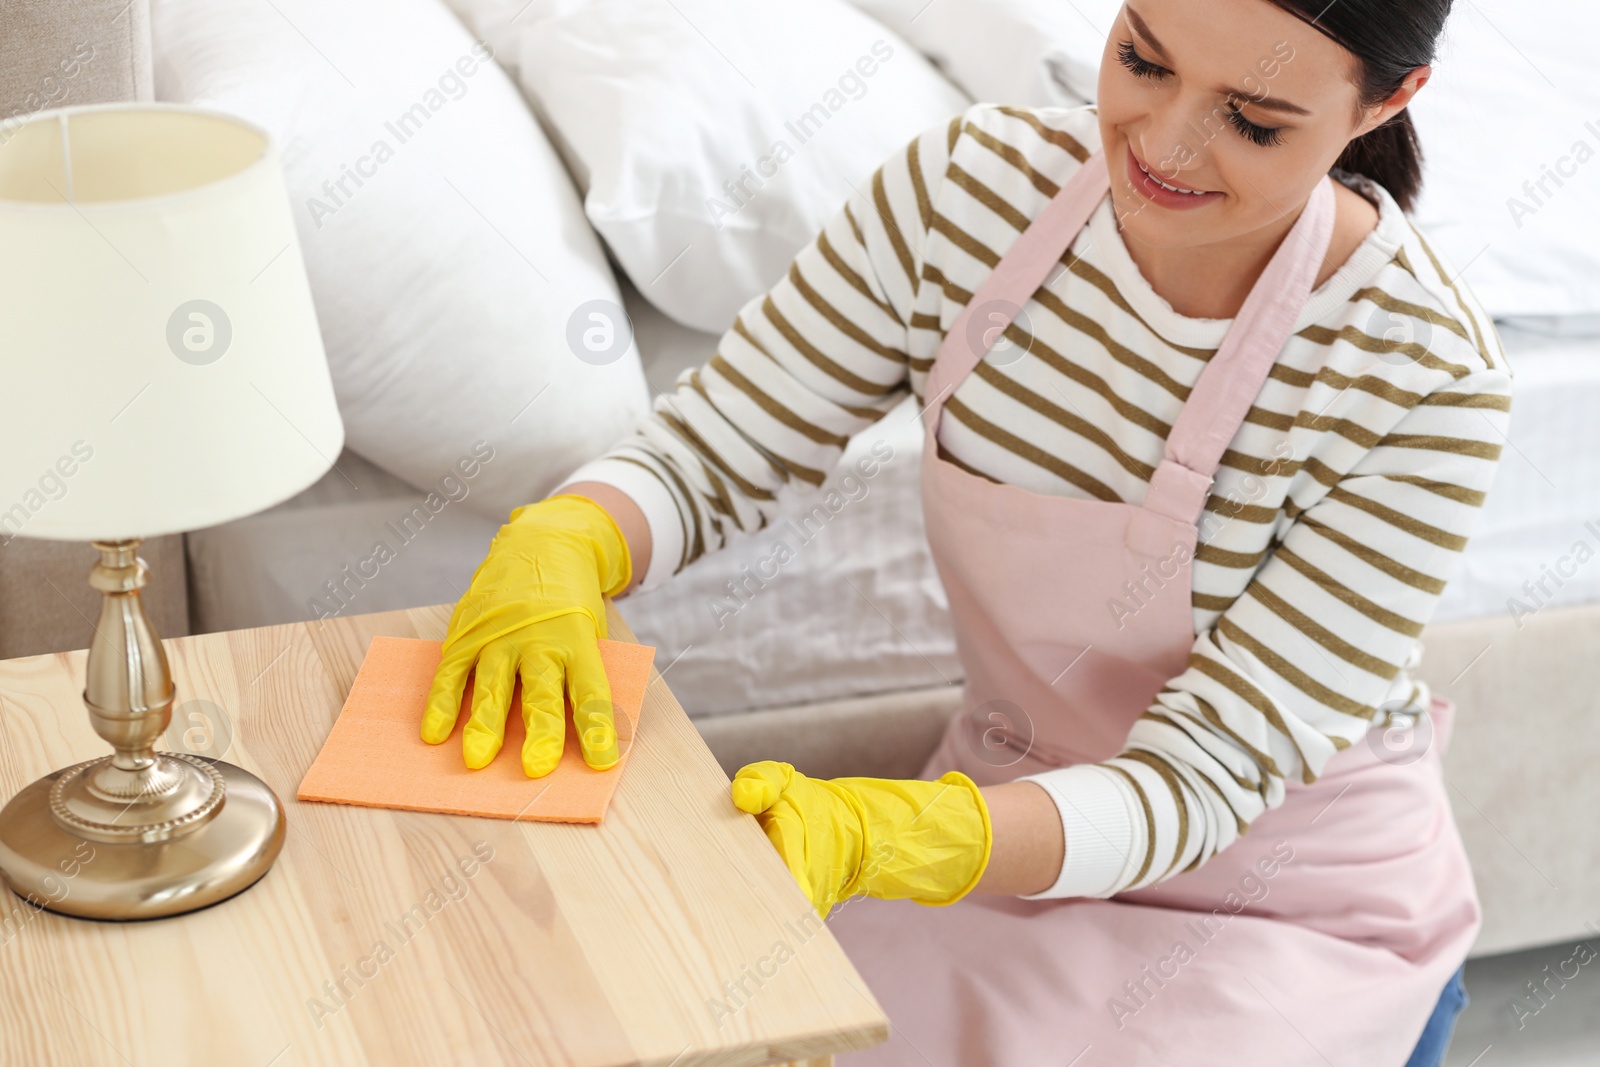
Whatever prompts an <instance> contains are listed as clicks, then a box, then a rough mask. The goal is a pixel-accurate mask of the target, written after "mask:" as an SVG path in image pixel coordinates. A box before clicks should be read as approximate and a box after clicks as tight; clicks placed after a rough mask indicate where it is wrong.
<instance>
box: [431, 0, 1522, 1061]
mask: <svg viewBox="0 0 1600 1067" xmlns="http://www.w3.org/2000/svg"><path fill="white" fill-rule="evenodd" d="M1449 6H1450V4H1449V0H1339V2H1337V3H1333V4H1325V3H1323V2H1322V0H1310V2H1303V0H1211V2H1208V3H1206V4H1194V3H1189V2H1186V0H1129V2H1128V3H1127V4H1126V5H1125V6H1124V8H1123V9H1122V11H1121V13H1120V14H1119V16H1118V18H1117V20H1116V23H1115V25H1114V26H1113V28H1112V31H1111V34H1110V37H1109V39H1108V41H1107V43H1106V52H1105V57H1104V62H1103V65H1102V69H1101V74H1100V84H1099V97H1098V102H1097V104H1096V105H1095V106H1091V107H1085V108H1079V109H1057V108H1020V107H1007V106H1001V105H995V104H978V105H975V106H974V107H972V108H970V109H968V110H967V111H966V112H964V113H963V114H961V115H958V116H955V117H954V118H953V119H952V120H951V122H950V123H949V124H948V125H947V126H941V127H939V128H937V129H933V130H929V131H927V132H926V133H924V134H923V135H922V136H920V137H918V138H916V139H915V140H914V141H912V142H911V143H910V144H908V145H907V146H906V147H905V148H904V150H902V151H900V152H898V153H896V154H895V155H894V156H892V157H890V158H889V159H888V160H886V161H885V162H884V163H883V165H882V166H881V167H880V168H879V169H878V171H877V172H876V173H875V174H874V175H873V176H872V179H871V181H870V182H869V183H867V184H866V185H865V187H863V188H862V189H860V190H859V191H858V192H857V194H856V195H855V196H853V197H851V198H850V199H849V200H848V201H847V202H846V204H845V205H844V207H843V208H842V210H841V211H840V212H839V213H838V214H837V215H836V216H835V217H834V218H833V219H832V220H831V221H830V223H829V224H828V226H827V227H826V229H825V230H824V231H823V232H822V233H821V234H819V235H818V236H817V237H816V239H815V240H814V241H813V242H812V243H811V244H810V245H808V246H807V247H806V248H805V249H804V250H802V251H801V252H800V254H799V255H798V256H797V257H796V258H795V260H794V263H793V265H792V267H791V269H790V270H789V272H788V274H787V276H786V277H784V278H783V279H782V280H781V281H779V282H778V283H777V284H776V285H775V286H774V287H773V288H772V289H771V291H770V292H768V293H766V294H765V295H763V296H760V297H758V298H755V299H752V300H751V301H750V302H749V303H748V304H746V305H745V307H744V308H743V309H742V310H741V311H740V313H739V315H738V318H737V319H736V321H735V322H734V323H733V326H732V328H731V329H730V330H729V331H728V332H727V333H726V334H725V335H724V336H723V338H722V340H721V344H720V346H719V349H718V352H717V355H716V356H715V357H714V358H713V359H712V360H711V361H710V362H709V363H708V364H706V365H705V366H704V367H701V368H699V369H698V370H696V371H693V372H690V373H688V374H686V375H685V376H684V377H683V378H681V379H680V380H679V383H678V385H677V387H676V389H675V391H674V392H673V393H671V394H670V395H666V396H663V397H661V398H660V399H659V400H658V401H657V404H656V410H655V413H654V415H653V417H652V418H651V419H650V420H649V421H648V422H647V423H646V424H645V425H644V426H642V427H641V429H640V430H639V432H638V434H637V435H636V436H635V437H633V438H632V439H630V440H628V441H626V442H624V443H622V444H621V445H619V446H618V447H617V448H616V449H614V450H613V451H612V452H611V453H610V454H608V455H606V456H604V457H602V458H600V459H598V460H596V461H594V462H592V463H590V464H587V465H586V466H584V467H583V468H581V469H580V470H579V471H578V472H576V473H575V474H574V475H573V477H572V479H571V480H570V481H569V482H568V483H567V484H566V485H565V486H564V487H563V488H562V489H561V490H560V491H559V492H558V493H557V494H555V495H553V496H552V497H551V498H549V499H547V500H544V501H542V502H539V503H537V504H533V505H531V506H528V507H524V508H520V509H518V510H517V511H516V512H513V513H512V516H511V521H510V522H509V523H508V524H507V525H506V526H505V527H503V528H502V530H501V533H500V534H499V536H498V537H497V538H496V540H495V542H494V544H493V546H492V547H491V549H490V552H489V555H488V558H487V559H486V560H485V562H484V564H483V566H482V567H481V568H480V569H479V571H478V574H477V575H476V576H475V578H474V581H473V585H472V588H471V590H469V592H468V594H467V595H466V596H465V597H464V598H463V599H462V601H461V603H460V604H459V605H458V606H457V610H456V613H455V615H454V617H453V619H452V621H451V625H450V632H449V637H448V640H447V643H446V654H445V658H444V661H443V664H442V666H441V667H440V671H439V675H438V679H437V681H436V685H435V689H434V694H433V698H432V702H431V703H430V708H429V711H428V714H427V718H426V720H425V721H424V723H423V736H424V737H425V738H426V739H427V740H429V741H432V742H434V743H438V742H442V741H443V740H445V739H446V738H447V737H448V736H449V735H450V733H451V730H452V728H453V727H454V724H455V719H456V708H457V706H458V704H459V700H460V693H461V687H462V683H463V682H464V680H465V678H466V675H467V673H468V671H469V670H471V669H473V668H474V666H475V667H476V672H477V689H476V693H477V696H476V699H475V702H474V706H473V711H472V718H471V720H470V722H469V723H468V725H467V726H466V728H465V730H464V740H463V744H464V754H465V758H466V760H467V762H468V763H469V764H470V765H472V766H475V767H477V766H483V765H484V764H486V763H487V762H488V761H489V760H491V759H492V758H494V755H495V753H496V752H497V751H498V749H499V747H500V744H501V741H502V735H503V730H504V722H505V716H506V714H507V710H508V709H507V704H508V702H509V697H510V692H511V687H512V682H513V680H514V679H515V678H516V677H517V675H518V673H519V672H520V674H521V676H522V678H523V683H524V690H523V691H524V705H523V708H522V713H523V715H524V719H525V721H526V722H527V723H528V732H527V738H528V739H527V743H526V745H525V747H524V749H523V752H522V761H523V766H524V768H525V769H526V771H527V773H528V774H530V775H534V776H538V775H542V774H545V773H548V771H549V770H550V768H551V767H552V766H553V765H554V763H555V761H556V760H557V758H558V757H559V754H560V752H561V748H562V744H563V722H562V689H563V686H565V688H566V690H567V693H568V695H569V696H570V697H571V700H572V706H573V707H574V709H576V712H575V721H576V728H577V730H578V732H579V735H580V741H581V743H582V746H583V751H584V754H585V757H586V759H588V761H589V762H590V764H591V765H592V766H595V767H606V766H610V765H611V764H612V763H614V762H615V760H616V758H617V750H616V736H615V732H614V730H613V729H612V726H611V719H610V716H609V711H608V708H609V705H608V703H607V700H608V697H609V693H608V692H607V690H606V683H605V676H604V673H603V671H601V669H600V666H599V661H598V657H597V653H596V651H595V646H594V639H595V637H596V636H597V635H600V636H603V635H604V633H605V623H604V618H605V616H604V612H603V609H602V600H601V598H602V595H614V596H615V595H621V594H622V593H624V592H626V591H627V590H629V589H631V588H634V587H636V586H637V587H639V588H652V587H655V586H658V585H660V584H661V583H662V582H664V581H666V580H667V578H668V577H670V576H671V575H672V574H675V573H677V572H678V571H680V570H682V569H683V568H684V567H685V566H687V565H688V564H690V563H692V562H694V561H695V560H696V559H698V558H700V557H701V556H702V555H704V554H706V553H708V552H711V551H713V550H715V549H717V548H719V547H721V546H722V545H724V544H726V543H727V541H728V540H729V538H731V537H732V536H734V535H735V534H736V533H738V532H741V531H743V532H749V531H754V530H757V529H759V528H761V527H762V526H763V525H765V524H766V522H767V521H768V520H769V519H771V517H772V516H773V514H774V511H775V508H776V507H777V506H778V504H779V503H780V502H781V501H783V500H786V499H788V496H787V494H791V493H794V492H798V491H801V490H804V489H806V488H807V487H814V486H817V485H819V484H820V483H822V481H823V479H824V475H825V473H826V472H827V471H828V470H829V469H830V467H831V466H832V465H833V463H834V462H835V461H836V460H837V458H838V456H839V454H840V452H841V450H842V449H843V447H844V445H845V443H846V441H847V439H848V438H849V437H850V436H851V435H852V434H855V433H857V432H859V431H861V430H863V429H864V428H866V427H868V426H869V425H871V423H872V422H873V421H874V420H876V419H878V418H880V417H881V416H882V415H883V414H884V413H885V412H887V411H888V410H889V409H890V408H891V407H893V406H894V405H895V404H896V403H897V402H898V401H899V400H900V399H901V398H902V397H904V396H905V394H906V393H907V392H908V391H909V392H910V393H911V394H912V395H913V396H914V398H915V400H916V404H917V407H918V408H919V409H921V414H920V417H921V418H922V420H923V423H924V425H925V427H926V430H927V433H926V435H925V441H926V444H925V448H924V451H923V454H922V456H921V457H920V463H921V465H922V467H921V470H922V488H923V505H924V510H925V515H926V520H927V522H926V526H927V532H928V539H929V543H930V546H931V549H932V552H933V556H934V560H935V562H936V564H937V566H938V569H939V573H940V575H941V578H942V579H943V582H944V585H945V588H946V590H947V592H948V594H949V597H950V605H951V612H952V618H953V620H954V623H955V627H956V636H957V641H958V649H959V652H960V655H961V659H962V663H963V666H964V668H965V670H966V688H965V700H966V707H967V712H966V714H965V715H963V716H958V717H957V718H956V719H955V720H954V721H953V722H952V724H951V727H950V730H949V732H948V734H947V735H946V737H945V738H944V742H943V744H942V746H941V747H940V748H939V750H938V751H937V752H936V753H935V754H934V756H933V757H932V759H931V760H930V761H929V763H928V765H927V766H926V767H925V768H924V772H923V774H922V776H921V778H920V779H918V780H911V781H886V780H879V779H869V778H848V779H835V780H831V781H819V780H816V779H810V778H807V777H805V776H804V775H803V774H801V773H800V772H799V771H797V770H795V769H794V768H793V767H792V766H790V765H789V764H787V763H781V762H774V761H763V762H761V763H757V764H752V765H751V766H748V767H745V768H743V769H741V770H740V772H739V774H738V775H737V776H736V778H735V781H734V783H733V800H734V802H735V803H736V804H738V806H739V807H741V808H742V809H744V810H746V811H749V812H752V813H755V814H756V815H757V816H758V818H759V819H760V821H761V823H762V825H763V827H764V828H765V829H766V831H767V834H768V836H769V837H770V838H771V840H772V841H773V843H774V845H775V846H776V847H777V848H778V850H779V851H780V852H781V853H782V855H783V858H784V859H785V861H786V862H787V863H788V865H789V866H790V868H791V869H792V870H793V871H794V873H795V875H796V877H797V878H798V879H799V880H800V883H801V885H802V887H803V888H804V889H805V891H806V893H807V896H808V897H809V898H810V899H811V900H812V901H813V903H814V904H815V906H816V907H817V909H818V911H820V912H822V913H823V914H827V912H828V910H829V909H830V908H831V907H832V906H833V905H834V904H836V903H838V902H840V901H842V900H848V901H849V906H848V907H846V908H844V909H842V910H841V911H840V912H839V913H838V914H837V915H836V916H834V918H833V920H832V922H831V926H832V929H833V931H834V933H835V935H836V936H837V937H838V938H839V940H840V941H841V942H842V943H843V945H844V947H845V949H846V951H847V952H848V953H849V954H850V956H851V958H852V960H854V962H855V963H856V965H857V967H858V968H859V969H860V971H861V972H862V974H863V976H864V978H865V979H866V981H867V983H868V984H869V985H870V987H871V989H872V991H873V992H874V993H875V994H876V996H877V997H878V999H879V1000H880V1001H881V1002H882V1003H883V1005H884V1007H885V1008H886V1009H887V1011H888V1013H889V1016H890V1019H891V1020H892V1023H893V1033H892V1036H891V1040H890V1041H889V1043H888V1044H886V1045H882V1046H879V1047H878V1048H875V1049H872V1050H867V1051H865V1052H862V1053H859V1054H854V1055H851V1056H846V1057H843V1058H842V1059H841V1063H842V1064H896V1065H899V1064H906V1065H912V1064H918V1065H920V1064H937V1065H940V1067H943V1065H945V1064H960V1065H973V1064H997V1065H1004V1067H1039V1065H1043V1064H1060V1065H1066V1064H1069V1063H1071V1064H1081V1065H1084V1067H1088V1065H1090V1064H1114V1065H1123V1064H1135V1063H1150V1064H1155V1063H1161V1064H1167V1063H1184V1064H1212V1063H1216V1064H1223V1063H1226V1064H1230V1065H1234V1064H1267V1063H1272V1064H1290V1063H1295V1064H1299V1063H1316V1064H1322V1063H1329V1064H1341V1065H1342V1064H1361V1065H1368V1064H1372V1065H1395V1067H1399V1065H1400V1064H1402V1063H1406V1062H1408V1057H1409V1062H1410V1063H1413V1064H1419V1065H1420V1064H1437V1063H1438V1062H1439V1061H1440V1059H1441V1058H1442V1055H1443V1045H1444V1042H1445V1040H1447V1038H1448V1034H1449V1030H1450V1026H1451V1024H1452V1023H1453V1020H1454V1016H1455V1013H1456V1012H1457V1011H1459V1009H1460V1006H1461V1004H1462V1001H1463V994H1462V992H1461V989H1460V973H1459V968H1460V966H1461V964H1462V961H1463V960H1464V958H1465V956H1466V953H1467V950H1468V948H1469V946H1470V945H1471V943H1472V940H1473V938H1474V936H1475V934H1476V932H1477V930H1478V926H1479V922H1480V913H1479V908H1478V901H1477V897H1476V894H1475V891H1474V888H1473V884H1472V878H1471V873H1470V871H1469V869H1468V866H1467V862H1466V858H1465V855H1464V853H1463V851H1462V847H1461V842H1460V840H1459V838H1458V836H1457V833H1456V829H1455V824H1454V822H1453V821H1452V818H1451V813H1450V808H1449V806H1448V804H1447V801H1446V796H1445V787H1444V784H1443V780H1442V777H1441V773H1440V765H1439V756H1440V753H1441V752H1442V751H1443V749H1444V747H1445V744H1446V743H1447V740H1448V734H1449V729H1450V724H1451V717H1452V711H1453V708H1452V706H1451V704H1450V703H1449V701H1448V700H1446V699H1444V698H1443V697H1441V696H1438V695H1436V694H1430V693H1429V692H1428V691H1427V689H1426V687H1425V685H1424V684H1423V683H1421V682H1419V681H1416V680H1414V679H1412V678H1411V676H1410V673H1409V672H1410V670H1411V669H1412V668H1414V667H1415V666H1416V663H1417V659H1418V656H1419V653H1420V646H1419V642H1418V635H1419V634H1420V633H1421V631H1422V629H1423V626H1424V625H1425V624H1426V623H1427V621H1428V619H1429V618H1430V616H1431V615H1432V612H1433V609H1434V606H1435V604H1436V603H1437V601H1438V598H1439V595H1440V593H1441V591H1442V590H1443V588H1444V586H1445V583H1446V580H1447V579H1448V578H1449V576H1450V575H1451V574H1452V573H1453V571H1454V569H1455V567H1456V565H1457V563H1458V562H1459V558H1460V553H1461V550H1462V548H1463V547H1464V545H1465V543H1466V540H1467V537H1468V534H1469V532H1470V530H1471V527H1472V525H1473V523H1474V521H1475V518H1476V515H1477V513H1478V511H1479V508H1480V506H1481V504H1482V502H1483V498H1484V493H1485V491H1486V490H1487V488H1488V486H1489V484H1490V482H1491V480H1492V478H1493V474H1494V469H1495V465H1496V463H1497V461H1498V457H1499V454H1500V445H1501V442H1502V440H1503V439H1504V437H1503V435H1504V432H1505V429H1506V426H1507V423H1508V418H1509V410H1510V390H1511V371H1510V368H1509V367H1508V366H1507V365H1506V361H1505V358H1504V355H1503V354H1502V352H1501V350H1500V347H1499V343H1498V340H1497V338H1496V336H1495V333H1494V330H1493V327H1492V325H1491V323H1490V320H1489V318H1488V316H1487V315H1485V314H1484V313H1483V311H1482V309H1481V308H1480V307H1479V306H1478V304H1477V303H1476V302H1475V300H1474V299H1473V297H1472V296H1471V294H1470V292H1469V291H1468V289H1467V287H1466V285H1465V284H1464V283H1463V281H1462V280H1461V278H1460V277H1459V276H1458V274H1457V272H1456V271H1455V270H1454V269H1452V268H1451V267H1450V266H1449V265H1448V264H1446V263H1445V262H1444V261H1443V260H1441V259H1440V257H1439V256H1438V255H1436V254H1435V253H1434V251H1433V250H1432V249H1431V248H1430V247H1429V244H1428V242H1427V241H1426V240H1425V239H1424V237H1423V235H1422V234H1421V233H1419V232H1418V231H1417V230H1416V229H1415V228H1414V227H1413V226H1412V225H1411V223H1410V222H1409V220H1408V219H1407V217H1406V215H1405V214H1404V212H1405V210H1406V209H1408V208H1409V207H1410V205H1411V203H1412V201H1413V199H1414V198H1415V196H1416V193H1417V190H1418V185H1419V176H1420V158H1419V153H1418V149H1417V145H1416V141H1415V138H1414V135H1413V131H1412V127H1411V125H1410V121H1409V119H1408V117H1407V112H1406V110H1405V108H1406V105H1407V103H1408V102H1409V101H1410V100H1411V98H1412V97H1413V95H1414V94H1415V93H1416V92H1417V91H1418V90H1420V89H1421V88H1422V87H1423V85H1424V84H1425V83H1426V82H1427V80H1428V77H1429V73H1430V67H1429V62H1430V60H1431V58H1432V56H1433V53H1434V47H1435V42H1436V39H1437V37H1438V35H1439V33H1440V31H1441V29H1442V26H1443V23H1444V21H1445V17H1446V15H1447V13H1448V9H1449ZM911 461H912V460H911V459H910V458H909V457H908V458H901V457H895V458H893V459H891V460H890V462H911ZM1396 738H1398V739H1399V740H1401V741H1403V742H1405V743H1407V744H1409V746H1410V747H1409V750H1407V754H1406V755H1404V756H1403V757H1397V756H1396V755H1394V751H1395V749H1394V748H1392V747H1391V746H1392V744H1393V742H1394V741H1395V740H1396ZM1419 754H1420V755H1419ZM857 898H882V899H857ZM906 900H910V901H915V902H917V903H921V904H930V905H953V906H948V907H922V908H918V907H913V906H910V905H909V904H907V903H906V902H905V901H906ZM958 902H959V903H958Z"/></svg>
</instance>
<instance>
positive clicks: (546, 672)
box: [422, 494, 632, 778]
mask: <svg viewBox="0 0 1600 1067" xmlns="http://www.w3.org/2000/svg"><path fill="white" fill-rule="evenodd" d="M631 577H632V561H631V559H630V558H629V553H628V543H627V540H626V539H625V538H624V537H623V534H622V531H621V529H620V528H619V527H618V525H617V523H616V522H615V521H614V520H613V519H612V517H611V514H610V513H609V512H608V511H606V509H605V508H603V507H601V506H600V505H599V504H598V503H596V502H595V501H593V500H591V499H589V498H588V497H585V496H579V495H575V494H566V495H558V496H552V497H549V498H548V499H545V500H541V501H540V502H538V503H537V504H528V505H525V506H523V507H520V508H517V509H516V510H515V511H513V512H512V513H511V517H510V520H509V521H508V522H507V523H506V524H505V525H504V526H502V527H500V531H499V533H497V534H496V535H495V538H494V541H493V542H492V543H491V544H490V546H489V552H488V555H487V556H485V557H484V560H483V562H482V563H481V564H479V565H478V569H477V571H476V572H474V573H473V576H472V584H471V586H470V587H469V588H468V589H467V592H466V595H464V596H463V597H462V598H461V599H460V600H459V601H457V603H456V607H455V611H454V612H453V613H452V614H451V616H450V626H449V629H448V630H447V631H446V633H445V639H444V648H443V650H442V651H443V657H442V659H441V660H440V663H439V669H438V671H437V672H436V673H435V675H434V679H433V688H432V689H431V691H430V692H429V694H428V707H427V710H426V711H425V712H424V714H423V718H422V739H423V740H424V741H426V742H428V743H429V744H430V745H437V744H441V743H443V742H444V741H445V740H447V739H448V738H449V737H450V735H451V733H453V732H454V730H455V725H456V719H457V717H458V716H459V713H460V710H461V697H462V693H463V691H464V689H465V687H466V682H467V674H468V672H469V671H473V672H474V675H473V694H472V717H471V718H470V719H469V720H468V721H467V725H466V726H465V727H464V728H463V730H462V733H461V753H462V756H463V758H464V759H465V760H466V764H467V766H468V767H470V768H472V769H473V770H477V769H479V768H481V767H486V766H488V764H489V763H490V761H492V760H493V759H494V757H495V756H496V754H498V753H499V751H500V747H501V746H502V745H503V744H504V743H505V731H506V715H507V714H508V713H509V711H510V707H511V694H512V688H513V686H514V685H515V683H516V680H517V677H518V675H519V674H520V675H521V678H522V722H523V725H524V726H525V727H526V728H527V737H526V740H524V741H523V744H522V770H523V773H525V774H526V775H527V776H528V777H530V778H542V777H543V776H545V775H547V774H549V773H550V772H551V771H552V770H554V769H555V767H556V764H557V763H559V762H560V761H561V753H562V750H563V749H564V748H565V747H566V708H565V702H564V701H563V695H565V697H567V698H568V699H570V700H571V702H572V712H573V722H574V724H575V726H576V728H577V731H578V741H579V744H580V746H581V748H582V751H583V759H584V762H585V763H587V764H588V765H589V766H590V767H593V768H594V769H595V770H597V771H603V770H607V769H608V768H610V767H613V766H615V765H616V763H617V761H618V760H619V759H620V758H621V753H620V751H619V750H618V747H617V730H616V722H615V717H614V714H613V709H612V704H611V685H610V682H608V681H607V679H606V672H605V667H604V666H603V665H602V664H601V661H600V649H599V645H598V644H597V643H596V642H597V640H598V639H599V638H603V637H605V636H606V611H605V600H604V598H605V597H607V596H616V595H617V594H618V593H620V592H622V591H623V590H624V589H626V588H627V587H628V585H629V582H630V580H631Z"/></svg>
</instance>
